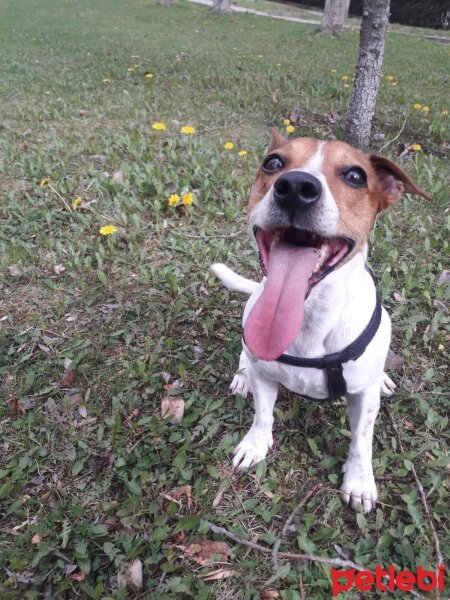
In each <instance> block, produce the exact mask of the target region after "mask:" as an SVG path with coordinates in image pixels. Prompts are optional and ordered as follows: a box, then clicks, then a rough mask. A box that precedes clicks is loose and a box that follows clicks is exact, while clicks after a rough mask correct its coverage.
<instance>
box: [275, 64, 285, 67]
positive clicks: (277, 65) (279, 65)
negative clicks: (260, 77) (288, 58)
mask: <svg viewBox="0 0 450 600" xmlns="http://www.w3.org/2000/svg"><path fill="white" fill-rule="evenodd" d="M275 66H276V67H282V66H283V65H282V64H281V63H277V64H276V65H275Z"/></svg>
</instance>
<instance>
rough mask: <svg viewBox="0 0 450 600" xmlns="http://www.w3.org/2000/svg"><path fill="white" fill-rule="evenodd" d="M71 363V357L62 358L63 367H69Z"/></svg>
mask: <svg viewBox="0 0 450 600" xmlns="http://www.w3.org/2000/svg"><path fill="white" fill-rule="evenodd" d="M71 364H72V359H71V358H65V359H64V368H65V369H66V371H67V369H68V368H69V367H70V365H71Z"/></svg>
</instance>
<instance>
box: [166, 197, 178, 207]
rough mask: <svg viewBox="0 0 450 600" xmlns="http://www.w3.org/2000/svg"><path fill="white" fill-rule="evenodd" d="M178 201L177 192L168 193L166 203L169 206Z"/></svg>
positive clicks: (174, 204)
mask: <svg viewBox="0 0 450 600" xmlns="http://www.w3.org/2000/svg"><path fill="white" fill-rule="evenodd" d="M179 202H180V196H179V195H178V194H170V196H169V199H168V200H167V203H168V204H169V206H176V205H177V204H178V203H179Z"/></svg>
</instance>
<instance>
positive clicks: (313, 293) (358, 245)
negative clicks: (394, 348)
mask: <svg viewBox="0 0 450 600" xmlns="http://www.w3.org/2000/svg"><path fill="white" fill-rule="evenodd" d="M404 192H407V193H411V194H417V195H419V196H422V197H423V198H425V199H427V200H430V199H431V198H430V196H429V195H428V194H427V193H426V192H424V191H423V190H421V189H420V188H419V187H418V186H417V185H416V184H415V183H414V182H413V181H412V180H411V179H410V178H409V177H408V175H407V174H406V173H405V172H404V171H403V170H402V169H401V168H400V167H399V166H397V165H396V164H395V163H394V162H392V161H391V160H389V159H387V158H384V157H382V156H378V155H376V154H365V153H364V152H362V151H361V150H359V149H356V148H354V147H352V146H350V145H348V144H346V143H345V142H341V141H336V140H333V141H320V140H317V139H314V138H308V137H305V138H297V139H293V140H288V139H286V138H285V137H284V136H283V135H282V134H280V133H279V132H278V131H277V130H272V134H271V137H270V143H269V147H268V149H267V153H266V156H265V158H264V160H263V162H262V164H261V166H260V168H259V170H258V173H257V175H256V179H255V182H254V184H253V186H252V188H251V191H250V196H249V201H248V221H249V233H250V236H251V237H252V238H253V240H254V241H256V245H257V248H258V251H259V256H260V263H261V268H262V272H263V279H262V281H261V282H260V283H257V282H255V281H251V280H249V279H246V278H244V277H241V276H240V275H238V274H236V273H235V272H233V271H232V270H231V269H229V268H228V267H226V266H225V265H223V264H220V263H216V264H214V265H212V266H211V269H212V271H213V273H214V274H215V275H216V276H217V277H218V278H219V279H220V280H221V281H222V282H223V284H224V285H225V286H226V287H227V288H229V289H231V290H236V291H239V292H243V293H246V294H249V295H250V297H249V299H248V301H247V303H246V306H245V310H244V315H243V350H242V353H241V356H240V360H239V370H238V372H237V373H236V375H235V377H234V379H233V381H232V383H231V386H230V387H231V390H232V392H234V393H237V394H240V395H242V396H246V395H247V392H248V391H251V392H252V394H253V399H254V405H255V414H254V419H253V423H252V425H251V427H250V429H249V431H248V432H247V434H246V435H245V437H244V438H243V440H242V441H241V442H240V443H239V444H238V446H237V447H236V449H235V451H234V459H233V465H234V468H239V469H246V468H249V467H251V466H252V465H255V464H257V463H259V462H260V461H262V460H264V459H265V457H266V455H267V452H268V450H269V449H270V448H271V447H272V444H273V437H272V425H273V409H274V405H275V401H276V398H277V393H278V387H279V384H282V385H283V386H285V387H286V388H288V389H289V390H291V391H293V392H296V393H298V394H300V395H304V396H307V397H309V398H312V399H316V400H324V399H327V398H332V399H335V398H338V397H340V396H343V395H345V396H346V398H347V406H348V417H349V422H350V429H351V434H352V438H351V443H350V448H349V454H348V458H347V461H346V462H345V464H344V465H343V468H342V471H343V473H344V476H343V483H342V486H341V499H342V501H343V502H344V503H346V504H348V503H350V504H351V506H352V507H353V508H354V509H357V508H358V506H359V505H362V509H363V510H364V512H369V511H370V510H372V509H373V508H374V506H375V503H376V501H377V497H378V493H377V488H376V484H375V478H374V474H373V469H372V438H373V430H374V424H375V419H376V416H377V413H378V410H379V407H380V392H382V393H384V394H386V395H390V394H392V393H393V392H394V390H395V384H394V383H393V381H392V380H391V379H390V378H389V377H388V376H387V375H386V374H385V372H384V365H385V360H386V357H387V353H388V349H389V344H390V337H391V322H390V318H389V316H388V314H387V312H386V310H385V309H384V308H383V307H382V306H381V303H380V300H379V297H378V294H377V291H376V286H375V283H374V279H373V276H372V274H371V272H370V270H369V269H368V267H367V253H368V239H369V234H370V232H371V230H372V228H373V226H374V224H375V221H376V218H377V215H378V213H379V212H381V211H383V210H385V209H387V208H389V207H390V206H391V205H393V204H394V203H396V202H397V201H398V200H399V199H400V198H401V196H402V194H403V193H404Z"/></svg>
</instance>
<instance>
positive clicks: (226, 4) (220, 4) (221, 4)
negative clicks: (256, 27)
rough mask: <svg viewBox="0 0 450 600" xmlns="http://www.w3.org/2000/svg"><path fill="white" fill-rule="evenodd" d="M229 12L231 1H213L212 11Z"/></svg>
mask: <svg viewBox="0 0 450 600" xmlns="http://www.w3.org/2000/svg"><path fill="white" fill-rule="evenodd" d="M230 10H231V0H213V11H215V12H220V13H222V12H229V11H230Z"/></svg>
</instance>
